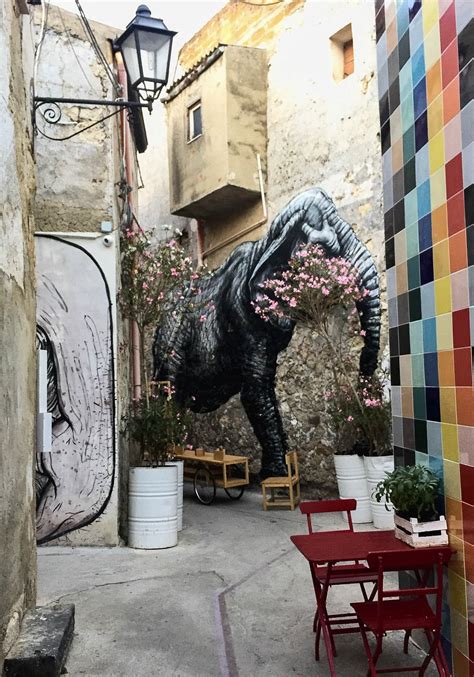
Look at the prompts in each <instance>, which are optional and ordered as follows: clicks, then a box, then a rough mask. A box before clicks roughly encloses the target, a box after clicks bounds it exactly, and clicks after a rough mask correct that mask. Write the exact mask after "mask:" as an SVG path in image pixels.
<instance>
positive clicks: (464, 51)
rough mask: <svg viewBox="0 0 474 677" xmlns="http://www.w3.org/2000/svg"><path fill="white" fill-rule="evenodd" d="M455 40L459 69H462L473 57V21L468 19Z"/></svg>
mask: <svg viewBox="0 0 474 677" xmlns="http://www.w3.org/2000/svg"><path fill="white" fill-rule="evenodd" d="M457 42H458V55H459V70H460V71H462V70H463V69H464V67H465V66H466V65H467V64H469V63H470V61H471V60H472V59H473V58H474V21H470V22H469V24H468V25H467V26H465V27H464V28H463V29H462V31H461V32H460V33H459V35H458V37H457Z"/></svg>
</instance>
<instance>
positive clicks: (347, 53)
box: [343, 40, 354, 78]
mask: <svg viewBox="0 0 474 677" xmlns="http://www.w3.org/2000/svg"><path fill="white" fill-rule="evenodd" d="M343 52H344V77H345V78H347V76H348V75H352V73H353V72H354V41H353V40H349V41H348V42H345V43H344V45H343Z"/></svg>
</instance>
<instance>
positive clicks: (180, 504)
mask: <svg viewBox="0 0 474 677" xmlns="http://www.w3.org/2000/svg"><path fill="white" fill-rule="evenodd" d="M167 465H168V464H167ZM170 465H175V466H176V467H177V468H178V531H182V529H183V489H184V461H177V460H174V461H171V462H170Z"/></svg>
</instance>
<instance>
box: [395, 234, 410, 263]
mask: <svg viewBox="0 0 474 677" xmlns="http://www.w3.org/2000/svg"><path fill="white" fill-rule="evenodd" d="M395 260H396V262H397V265H398V264H400V263H403V262H404V261H406V260H407V241H406V234H405V231H404V230H402V231H401V232H400V233H397V234H396V235H395Z"/></svg>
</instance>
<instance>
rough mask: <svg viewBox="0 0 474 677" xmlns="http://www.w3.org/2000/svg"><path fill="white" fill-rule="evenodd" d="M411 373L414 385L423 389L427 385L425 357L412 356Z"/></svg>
mask: <svg viewBox="0 0 474 677" xmlns="http://www.w3.org/2000/svg"><path fill="white" fill-rule="evenodd" d="M411 373H412V379H413V385H414V386H420V387H423V386H424V385H425V365H424V360H423V355H412V356H411Z"/></svg>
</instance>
